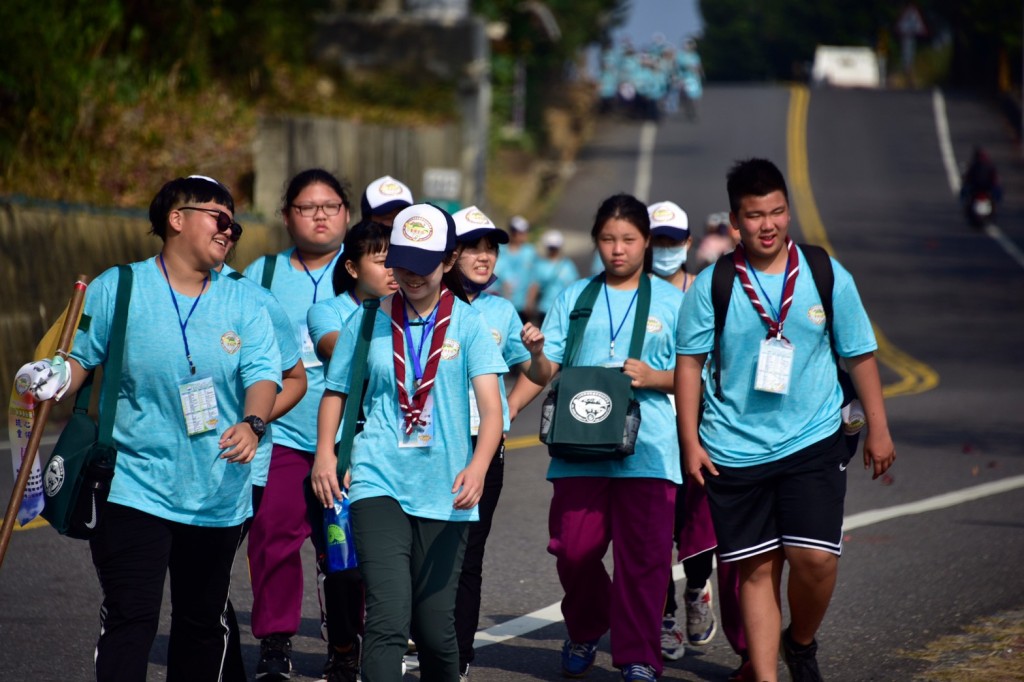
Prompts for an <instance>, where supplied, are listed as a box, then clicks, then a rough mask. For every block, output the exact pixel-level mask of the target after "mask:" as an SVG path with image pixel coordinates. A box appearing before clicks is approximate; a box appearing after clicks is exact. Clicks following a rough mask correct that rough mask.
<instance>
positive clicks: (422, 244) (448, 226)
mask: <svg viewBox="0 0 1024 682" xmlns="http://www.w3.org/2000/svg"><path fill="white" fill-rule="evenodd" d="M449 247H450V248H452V249H454V248H455V221H454V220H453V219H452V217H451V215H450V214H449V213H448V212H447V211H445V210H443V209H441V208H438V207H437V206H434V205H433V204H413V205H412V206H409V207H407V208H403V209H402V210H401V211H400V212H399V213H398V215H396V216H395V222H394V225H393V226H392V227H391V245H390V246H389V247H388V255H387V258H386V259H385V260H384V265H385V266H387V267H389V268H405V269H406V270H409V271H411V272H415V273H416V274H417V275H421V276H426V275H429V274H430V273H432V272H433V271H434V270H435V269H437V266H438V265H440V264H441V262H442V261H444V256H445V253H446V252H447V251H448V250H449Z"/></svg>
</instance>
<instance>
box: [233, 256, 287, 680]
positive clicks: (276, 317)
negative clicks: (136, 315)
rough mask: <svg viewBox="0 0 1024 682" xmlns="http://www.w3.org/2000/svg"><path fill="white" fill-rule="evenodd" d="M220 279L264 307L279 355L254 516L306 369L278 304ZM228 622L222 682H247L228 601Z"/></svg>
mask: <svg viewBox="0 0 1024 682" xmlns="http://www.w3.org/2000/svg"><path fill="white" fill-rule="evenodd" d="M217 270H218V272H220V274H221V275H223V276H224V277H228V278H229V279H236V280H238V281H239V282H241V283H242V284H243V286H247V287H249V288H250V289H251V290H252V291H253V293H255V294H256V295H257V296H258V297H259V298H260V300H262V301H263V304H264V306H266V309H267V314H268V315H269V316H270V321H271V323H272V324H273V325H274V339H275V340H276V341H277V346H278V348H279V350H280V351H281V386H282V388H281V392H280V393H278V394H277V399H276V400H274V409H273V410H271V412H270V419H269V420H268V421H267V430H266V432H265V433H264V434H263V438H262V439H260V446H259V448H258V449H257V450H256V457H255V458H253V460H252V513H253V516H255V515H256V513H257V512H258V511H259V508H260V500H261V499H262V498H263V489H264V487H265V486H266V485H267V475H268V473H269V471H270V453H271V451H272V450H273V448H274V443H273V440H272V434H273V428H274V426H273V421H274V420H275V419H277V418H278V417H280V416H281V415H283V414H285V413H286V412H288V411H289V410H291V409H292V408H293V407H295V405H296V404H298V402H299V401H300V400H301V399H302V396H303V395H305V394H306V369H305V367H303V366H302V354H301V352H300V349H299V343H298V339H297V338H296V337H295V329H294V328H293V326H292V323H291V320H290V319H288V313H286V312H285V311H284V308H283V307H281V304H280V303H279V302H278V300H277V299H276V298H274V295H273V294H272V293H270V292H269V291H267V290H266V289H264V288H263V287H261V286H260V285H259V284H256V283H255V282H253V281H252V280H251V279H247V278H246V277H245V276H244V275H242V273H240V272H238V271H237V270H235V269H234V268H232V267H231V266H230V265H228V264H226V263H224V264H222V265H221V267H220V268H218V269H217ZM251 523H252V519H251V517H250V519H249V520H247V521H246V523H245V525H244V526H243V528H242V537H241V539H240V540H239V543H241V542H242V541H243V540H245V538H246V536H247V535H248V534H249V526H250V524H251ZM225 621H226V622H227V626H228V629H229V630H230V633H229V635H228V653H227V656H225V658H224V676H223V682H247V681H248V679H249V676H248V675H247V674H246V672H245V663H244V662H243V661H242V644H241V638H240V635H239V630H238V618H237V616H236V615H235V609H234V606H233V605H232V604H231V601H230V600H229V601H228V605H227V614H226V618H225Z"/></svg>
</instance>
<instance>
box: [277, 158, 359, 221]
mask: <svg viewBox="0 0 1024 682" xmlns="http://www.w3.org/2000/svg"><path fill="white" fill-rule="evenodd" d="M316 184H320V185H327V186H328V187H330V188H331V189H333V190H334V192H335V194H337V195H338V196H339V197H341V203H343V204H344V205H345V208H346V209H348V208H351V204H350V203H349V200H348V194H347V193H346V192H345V187H344V185H342V183H341V181H340V180H338V178H336V177H334V175H332V174H331V173H329V172H328V171H325V170H324V169H323V168H308V169H306V170H304V171H302V172H300V173H298V174H296V175H295V177H293V178H292V179H291V180H290V181H289V182H288V187H287V188H286V189H285V191H284V197H283V198H282V200H281V213H282V214H284V213H287V212H288V207H289V206H291V205H292V202H293V201H295V199H296V197H298V196H299V194H301V193H302V190H304V189H306V188H307V187H309V186H310V185H316Z"/></svg>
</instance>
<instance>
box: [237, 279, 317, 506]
mask: <svg viewBox="0 0 1024 682" xmlns="http://www.w3.org/2000/svg"><path fill="white" fill-rule="evenodd" d="M232 272H237V271H236V270H235V269H234V268H232V267H231V266H230V265H228V264H226V263H225V264H224V267H223V268H222V269H221V271H220V274H222V275H224V276H225V277H227V276H228V275H230V274H231V273H232ZM229 279H230V278H229ZM238 281H239V282H242V283H243V284H244V285H245V286H247V287H250V288H251V289H252V290H253V291H254V292H255V293H256V296H257V297H259V298H260V300H262V301H263V302H264V305H266V307H267V313H268V314H269V315H270V322H271V324H273V325H274V339H275V340H276V341H277V347H278V349H279V350H280V351H281V372H282V373H284V372H286V371H288V370H289V369H291V368H292V367H294V366H295V363H297V362H298V361H299V360H301V359H302V353H301V352H300V348H299V341H298V339H297V338H295V328H294V327H293V326H292V323H291V320H289V319H288V313H286V312H285V311H284V308H283V307H282V306H281V303H280V302H279V301H278V300H277V299H276V298H274V295H273V294H272V293H270V292H269V291H267V290H266V289H264V288H263V287H261V286H260V285H259V284H257V283H256V282H253V281H252V280H251V279H249V278H248V277H242V278H241V279H239V280H238ZM273 449H274V422H267V431H266V433H264V434H263V438H261V439H260V444H259V447H258V448H257V449H256V456H255V457H254V458H253V460H252V462H251V464H252V484H253V485H259V486H265V485H266V484H267V475H268V474H269V473H270V453H271V451H272V450H273Z"/></svg>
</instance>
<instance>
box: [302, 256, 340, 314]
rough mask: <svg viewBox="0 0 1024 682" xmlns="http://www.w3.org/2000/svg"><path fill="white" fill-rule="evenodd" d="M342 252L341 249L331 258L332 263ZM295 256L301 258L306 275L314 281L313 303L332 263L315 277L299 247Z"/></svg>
mask: <svg viewBox="0 0 1024 682" xmlns="http://www.w3.org/2000/svg"><path fill="white" fill-rule="evenodd" d="M340 254H341V251H340V250H339V251H338V253H336V254H334V258H332V259H331V263H333V262H334V261H335V260H336V259H337V258H338V256H339V255H340ZM295 257H296V258H298V259H299V265H301V266H302V269H303V270H305V271H306V276H307V277H309V279H310V281H311V282H313V303H316V294H317V288H318V287H319V286H320V282H321V281H322V280H323V278H324V275H326V274H327V271H328V270H330V269H331V263H328V264H327V265H325V266H324V271H323V272H321V273H320V276H319V277H314V276H313V273H312V272H310V271H309V266H307V265H306V261H304V260H302V254H301V253H299V250H298V249H295Z"/></svg>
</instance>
